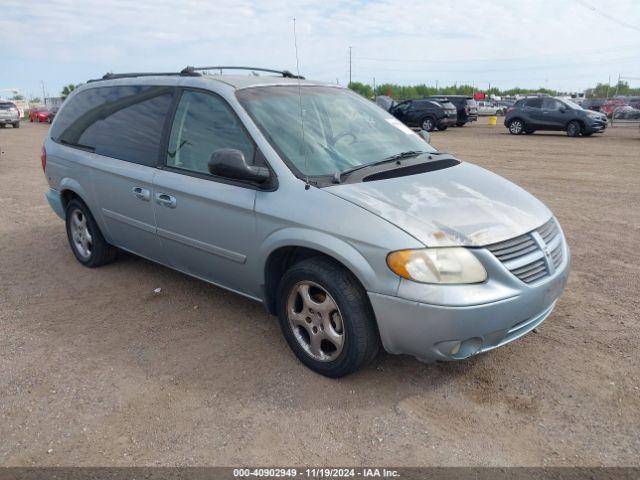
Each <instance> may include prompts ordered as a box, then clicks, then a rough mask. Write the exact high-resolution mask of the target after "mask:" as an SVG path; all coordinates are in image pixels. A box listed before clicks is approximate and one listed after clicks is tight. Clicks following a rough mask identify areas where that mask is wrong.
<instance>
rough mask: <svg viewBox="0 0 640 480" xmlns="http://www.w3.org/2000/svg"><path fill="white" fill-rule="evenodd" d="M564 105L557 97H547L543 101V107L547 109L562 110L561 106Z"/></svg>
mask: <svg viewBox="0 0 640 480" xmlns="http://www.w3.org/2000/svg"><path fill="white" fill-rule="evenodd" d="M562 106H563V105H562V103H561V102H559V101H558V100H556V99H555V98H545V99H544V100H543V101H542V108H544V109H545V110H560V107H562Z"/></svg>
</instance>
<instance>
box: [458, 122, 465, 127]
mask: <svg viewBox="0 0 640 480" xmlns="http://www.w3.org/2000/svg"><path fill="white" fill-rule="evenodd" d="M465 124H466V122H458V123H456V127H464V126H465Z"/></svg>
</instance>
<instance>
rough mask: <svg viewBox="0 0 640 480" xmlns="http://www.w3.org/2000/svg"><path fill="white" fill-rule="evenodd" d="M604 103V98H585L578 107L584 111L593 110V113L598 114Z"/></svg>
mask: <svg viewBox="0 0 640 480" xmlns="http://www.w3.org/2000/svg"><path fill="white" fill-rule="evenodd" d="M605 101H606V98H585V99H584V101H583V102H582V104H581V105H580V106H581V107H582V108H584V109H585V110H593V111H594V112H599V111H600V107H602V104H603V103H604V102H605Z"/></svg>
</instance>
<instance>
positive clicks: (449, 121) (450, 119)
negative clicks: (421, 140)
mask: <svg viewBox="0 0 640 480" xmlns="http://www.w3.org/2000/svg"><path fill="white" fill-rule="evenodd" d="M456 123H458V116H457V115H449V116H446V117H443V118H440V119H439V120H438V125H446V126H447V127H450V126H451V125H455V124H456Z"/></svg>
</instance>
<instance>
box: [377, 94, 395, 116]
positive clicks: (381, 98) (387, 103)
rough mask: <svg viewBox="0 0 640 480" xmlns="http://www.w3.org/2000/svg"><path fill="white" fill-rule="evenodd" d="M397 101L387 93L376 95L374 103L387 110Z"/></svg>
mask: <svg viewBox="0 0 640 480" xmlns="http://www.w3.org/2000/svg"><path fill="white" fill-rule="evenodd" d="M397 104H398V102H396V101H395V100H394V99H393V98H391V97H390V96H388V95H378V96H377V97H376V105H378V106H379V107H380V108H382V109H384V110H386V111H387V112H388V111H389V110H391V109H392V108H393V107H394V106H396V105H397Z"/></svg>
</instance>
